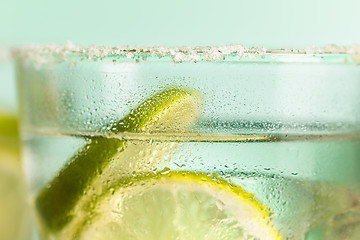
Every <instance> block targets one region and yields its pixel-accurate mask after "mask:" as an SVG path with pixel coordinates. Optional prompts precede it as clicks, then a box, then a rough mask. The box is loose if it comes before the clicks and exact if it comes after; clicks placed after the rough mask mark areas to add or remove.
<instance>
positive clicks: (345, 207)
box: [13, 43, 360, 240]
mask: <svg viewBox="0 0 360 240" xmlns="http://www.w3.org/2000/svg"><path fill="white" fill-rule="evenodd" d="M359 52H360V51H359V47H357V46H350V47H337V46H327V47H325V48H319V49H315V48H307V49H304V50H267V49H263V48H250V49H249V48H244V47H242V46H239V45H231V46H223V47H197V48H191V47H182V48H180V47H179V48H167V47H149V48H137V47H94V46H90V47H82V46H76V45H74V44H71V43H68V44H66V45H51V46H24V47H19V48H16V49H14V51H13V54H14V56H15V58H16V71H17V78H18V85H19V99H20V111H21V135H22V142H23V146H22V149H23V159H22V160H23V164H24V174H25V177H26V181H27V183H28V187H29V192H30V194H29V198H30V201H31V202H32V206H33V211H34V215H35V219H36V222H37V224H38V233H39V235H40V238H41V239H44V240H45V239H308V240H310V239H358V238H359V236H360V235H359V234H360V212H359V211H360V208H359V197H360V174H359V170H360V135H359V131H360V91H359V89H360V67H359Z"/></svg>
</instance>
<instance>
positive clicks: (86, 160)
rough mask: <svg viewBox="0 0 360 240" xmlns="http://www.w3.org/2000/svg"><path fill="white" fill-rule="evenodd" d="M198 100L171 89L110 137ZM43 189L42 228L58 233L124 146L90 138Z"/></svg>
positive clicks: (147, 103)
mask: <svg viewBox="0 0 360 240" xmlns="http://www.w3.org/2000/svg"><path fill="white" fill-rule="evenodd" d="M188 95H190V96H194V97H195V96H196V98H198V96H197V95H196V94H194V92H192V91H189V90H185V89H180V88H172V89H167V90H164V91H162V92H160V93H158V94H156V95H154V96H152V97H150V98H148V99H147V100H145V101H144V102H143V103H142V104H140V105H139V106H138V107H137V108H136V109H133V110H132V111H131V112H130V113H129V114H128V115H127V116H125V117H124V118H123V119H122V120H120V121H119V122H118V123H116V124H114V125H113V126H111V133H112V134H117V133H121V132H140V131H142V130H143V129H144V128H146V127H148V126H149V125H151V124H153V123H154V121H157V120H158V117H159V115H161V113H162V112H163V111H166V109H167V108H169V107H170V106H171V105H172V104H173V102H176V101H177V100H178V99H179V98H182V97H184V96H188ZM87 140H88V141H89V142H88V143H87V144H86V145H85V146H84V147H83V148H82V149H81V150H79V151H78V153H77V154H76V155H74V156H73V157H72V158H71V159H70V160H69V161H68V163H67V164H66V165H65V166H64V167H63V168H62V169H61V170H60V172H59V173H58V175H56V177H55V178H54V179H53V180H52V181H51V182H50V183H49V184H47V186H46V187H44V188H43V189H42V190H41V191H40V193H39V195H38V196H37V198H36V199H35V205H36V207H37V210H38V214H39V217H40V218H41V221H42V222H43V224H45V225H46V226H47V228H48V229H49V230H50V231H53V232H57V231H59V230H61V229H62V228H63V227H64V226H65V225H66V224H67V223H68V222H70V220H71V219H72V218H73V215H72V210H73V208H74V207H75V206H76V204H77V202H78V201H79V199H80V198H81V196H82V195H83V193H84V191H85V190H86V189H87V188H88V187H89V186H90V185H91V183H92V182H93V180H94V179H95V178H96V177H97V176H98V175H99V174H101V172H102V171H103V169H104V168H105V167H106V166H107V165H108V164H109V162H111V160H112V158H113V157H114V156H115V155H116V154H117V153H119V152H121V151H124V150H126V142H125V141H123V140H120V139H110V138H103V137H92V138H89V139H87Z"/></svg>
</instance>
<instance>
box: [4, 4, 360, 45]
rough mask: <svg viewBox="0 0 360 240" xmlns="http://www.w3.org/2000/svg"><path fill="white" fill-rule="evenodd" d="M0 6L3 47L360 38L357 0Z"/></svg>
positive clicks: (266, 42) (318, 41)
mask: <svg viewBox="0 0 360 240" xmlns="http://www.w3.org/2000/svg"><path fill="white" fill-rule="evenodd" d="M1 5H2V7H1ZM1 5H0V29H1V31H0V45H3V46H12V45H14V44H20V43H63V42H65V41H66V40H72V41H73V42H75V43H81V44H111V45H114V44H116V45H124V44H130V45H220V44H230V43H240V44H243V45H245V46H264V47H268V48H281V47H305V46H309V45H315V46H322V45H325V44H329V43H335V44H339V45H344V44H352V43H360V27H359V23H360V13H359V9H360V2H359V1H357V0H342V1H333V0H303V1H290V0H268V1H259V0H246V1H244V0H223V1H214V0H198V1H196V0H182V1H174V0H153V1H150V0H132V1H130V0H128V1H119V0H101V1H89V0H78V1H73V0H63V1H53V0H29V1H25V0H12V1H6V2H5V1H3V2H2V4H1Z"/></svg>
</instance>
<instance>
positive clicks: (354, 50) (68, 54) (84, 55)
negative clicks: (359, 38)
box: [12, 41, 360, 64]
mask: <svg viewBox="0 0 360 240" xmlns="http://www.w3.org/2000/svg"><path fill="white" fill-rule="evenodd" d="M12 54H13V57H15V59H20V60H30V61H35V62H37V63H38V64H41V63H46V62H49V60H50V59H51V58H52V59H54V60H56V62H62V61H68V60H74V59H75V58H77V61H79V60H92V61H97V60H102V59H104V58H106V57H113V58H114V61H116V59H115V58H125V59H134V60H136V61H140V60H146V58H148V57H150V56H153V57H158V58H163V57H170V58H171V59H172V61H173V62H174V63H180V62H191V63H193V62H199V61H211V62H216V61H221V60H225V59H226V57H227V56H237V57H238V58H239V59H242V58H246V57H248V58H256V57H258V56H264V55H265V54H307V55H315V54H347V55H351V56H353V57H355V56H356V57H358V55H360V45H350V46H337V45H327V46H325V47H323V48H315V47H306V48H304V49H279V50H269V49H266V48H257V47H252V48H245V47H243V46H241V45H236V44H233V45H225V46H219V47H216V46H208V47H132V46H116V47H109V46H80V45H75V44H73V43H72V42H70V41H68V42H67V43H66V44H63V45H57V44H52V45H44V46H36V45H25V46H19V47H16V48H14V49H13V51H12Z"/></svg>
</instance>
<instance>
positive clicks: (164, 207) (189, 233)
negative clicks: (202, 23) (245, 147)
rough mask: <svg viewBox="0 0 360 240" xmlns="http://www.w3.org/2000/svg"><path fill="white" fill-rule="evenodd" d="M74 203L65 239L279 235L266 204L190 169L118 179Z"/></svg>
mask: <svg viewBox="0 0 360 240" xmlns="http://www.w3.org/2000/svg"><path fill="white" fill-rule="evenodd" d="M90 206H95V207H92V208H91V207H90ZM76 208H77V212H78V213H79V214H78V215H77V218H76V219H74V221H73V222H72V223H71V224H69V225H68V226H67V227H66V228H65V229H64V231H63V233H62V234H61V237H63V238H64V239H69V238H72V239H79V240H105V239H114V240H117V239H121V240H142V239H147V240H152V239H154V240H168V239H178V240H189V239H194V240H195V239H196V240H203V239H204V240H205V239H206V240H210V239H214V240H215V239H223V240H233V239H261V240H277V239H282V236H281V235H280V234H279V233H278V231H277V230H276V229H275V228H274V227H273V225H272V224H271V219H270V217H269V216H270V212H269V210H268V209H267V208H266V207H265V206H263V205H261V203H259V202H258V201H257V200H256V199H255V197H254V196H253V195H252V194H250V193H247V192H245V191H244V190H243V189H242V188H241V187H239V186H235V185H232V184H229V183H228V182H226V181H224V180H221V179H216V178H215V179H214V177H210V176H207V175H204V174H195V173H192V172H166V173H165V172H163V173H157V174H148V175H147V176H137V177H134V178H132V179H126V180H122V181H119V182H118V184H117V185H116V187H114V189H113V190H112V191H108V192H106V193H104V194H102V195H101V196H99V197H98V199H96V202H95V203H93V204H89V203H87V204H84V205H82V206H81V204H80V205H78V206H77V207H76ZM81 213H84V214H81Z"/></svg>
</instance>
